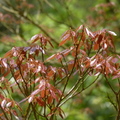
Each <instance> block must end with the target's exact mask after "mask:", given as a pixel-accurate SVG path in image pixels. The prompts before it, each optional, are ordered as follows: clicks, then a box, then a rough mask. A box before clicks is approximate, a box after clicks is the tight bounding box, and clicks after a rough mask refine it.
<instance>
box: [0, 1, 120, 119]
mask: <svg viewBox="0 0 120 120" xmlns="http://www.w3.org/2000/svg"><path fill="white" fill-rule="evenodd" d="M81 24H84V25H86V26H87V27H88V28H89V29H90V30H91V31H97V30H101V29H103V28H105V29H108V30H111V31H114V32H115V33H116V34H117V37H115V38H114V42H115V46H116V52H117V53H118V54H120V47H119V46H120V39H119V38H120V0H0V57H2V56H3V55H4V53H6V52H7V51H8V50H10V49H11V48H12V47H14V46H28V45H29V42H28V40H30V38H31V37H32V36H34V35H35V34H38V33H43V34H44V35H46V36H48V37H49V38H50V39H51V42H52V44H53V45H54V50H52V49H50V51H49V52H50V54H52V53H54V52H55V51H59V50H61V49H63V48H58V44H59V42H60V40H61V36H62V34H63V33H64V32H65V31H66V30H68V29H74V28H77V27H79V26H80V25H81ZM90 79H92V78H90ZM111 81H113V80H111ZM71 84H72V83H71ZM112 96H113V95H112V92H111V90H110V89H109V87H108V86H107V84H106V83H105V82H104V81H103V78H102V77H101V78H99V82H97V84H95V85H94V86H91V87H90V88H89V89H87V90H86V91H84V92H83V93H82V94H80V95H79V96H76V97H74V98H73V99H71V100H70V101H69V102H68V103H67V104H65V105H64V106H63V110H64V111H65V113H66V117H65V120H109V119H110V120H114V119H115V114H116V113H115V110H114V108H113V106H112V104H111V103H110V99H109V97H111V98H112ZM17 97H18V96H17V95H16V99H17ZM113 99H115V98H113Z"/></svg>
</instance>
